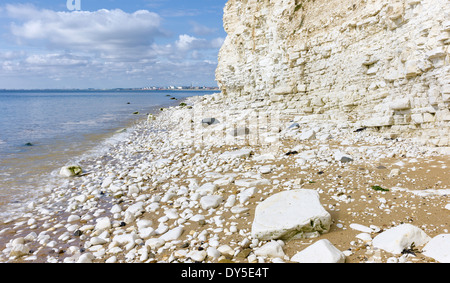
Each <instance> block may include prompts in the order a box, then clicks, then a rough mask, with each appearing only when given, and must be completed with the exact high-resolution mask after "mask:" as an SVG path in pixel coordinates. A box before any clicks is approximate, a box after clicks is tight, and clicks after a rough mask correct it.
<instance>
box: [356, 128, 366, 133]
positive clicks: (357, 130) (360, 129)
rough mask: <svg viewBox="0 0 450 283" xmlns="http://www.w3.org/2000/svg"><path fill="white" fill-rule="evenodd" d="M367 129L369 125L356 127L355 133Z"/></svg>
mask: <svg viewBox="0 0 450 283" xmlns="http://www.w3.org/2000/svg"><path fill="white" fill-rule="evenodd" d="M365 129H367V127H363V128H359V129H356V130H355V131H354V132H355V133H358V132H362V131H364V130H365Z"/></svg>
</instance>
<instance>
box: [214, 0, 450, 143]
mask: <svg viewBox="0 0 450 283" xmlns="http://www.w3.org/2000/svg"><path fill="white" fill-rule="evenodd" d="M449 19H450V4H449V1H448V0H403V1H387V0H368V1H355V0H340V1H336V0H333V1H330V0H316V1H301V0H279V1H269V0H264V1H257V0H246V1H243V0H239V1H237V0H229V1H228V3H227V5H226V7H225V9H224V28H225V30H226V32H227V34H228V36H227V38H226V40H225V43H224V45H223V47H222V49H221V51H220V54H219V64H218V68H217V71H216V79H217V81H218V84H219V86H220V88H221V90H222V95H223V99H224V101H226V100H227V99H232V100H242V101H243V102H245V103H246V104H247V105H253V106H257V105H260V106H262V105H264V106H270V107H272V108H276V109H288V110H286V111H290V113H293V114H295V115H302V116H305V117H306V116H308V117H310V118H311V119H314V120H315V121H318V120H327V121H336V122H348V123H352V124H353V125H355V127H361V128H367V129H369V130H370V129H373V130H374V131H379V132H381V133H383V134H384V135H386V136H387V137H390V138H395V137H399V136H400V137H412V138H418V139H421V140H423V141H426V142H427V143H428V144H431V145H437V146H448V145H450V139H449V132H450V110H449V109H450V66H449V60H450V56H449V54H450V50H449V43H450V20H449ZM249 103H252V104H249Z"/></svg>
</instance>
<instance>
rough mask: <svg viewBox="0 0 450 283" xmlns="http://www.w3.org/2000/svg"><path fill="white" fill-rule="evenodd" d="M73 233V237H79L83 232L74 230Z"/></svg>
mask: <svg viewBox="0 0 450 283" xmlns="http://www.w3.org/2000/svg"><path fill="white" fill-rule="evenodd" d="M73 235H74V236H75V237H79V236H81V235H83V232H81V231H80V230H76V231H75V232H74V233H73Z"/></svg>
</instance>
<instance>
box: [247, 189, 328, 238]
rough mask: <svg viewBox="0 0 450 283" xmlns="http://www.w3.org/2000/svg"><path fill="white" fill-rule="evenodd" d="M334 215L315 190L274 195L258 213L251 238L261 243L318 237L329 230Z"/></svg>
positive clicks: (261, 206)
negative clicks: (322, 202) (326, 207)
mask: <svg viewBox="0 0 450 283" xmlns="http://www.w3.org/2000/svg"><path fill="white" fill-rule="evenodd" d="M330 225H331V215H330V214H329V213H328V212H327V211H326V210H325V209H324V208H323V206H322V205H321V203H320V200H319V194H318V193H317V192H316V191H315V190H305V189H301V190H292V191H285V192H281V193H278V194H275V195H273V196H271V197H269V198H267V199H266V200H264V201H263V202H261V203H260V204H259V205H258V206H257V207H256V210H255V219H254V221H253V225H252V237H253V238H257V239H259V240H274V239H282V240H289V239H292V238H307V237H315V236H318V235H319V234H320V233H326V232H328V230H329V229H330Z"/></svg>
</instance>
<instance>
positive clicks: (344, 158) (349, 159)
mask: <svg viewBox="0 0 450 283" xmlns="http://www.w3.org/2000/svg"><path fill="white" fill-rule="evenodd" d="M351 161H353V159H351V158H350V157H347V156H343V157H342V158H341V162H342V163H347V162H351Z"/></svg>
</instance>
